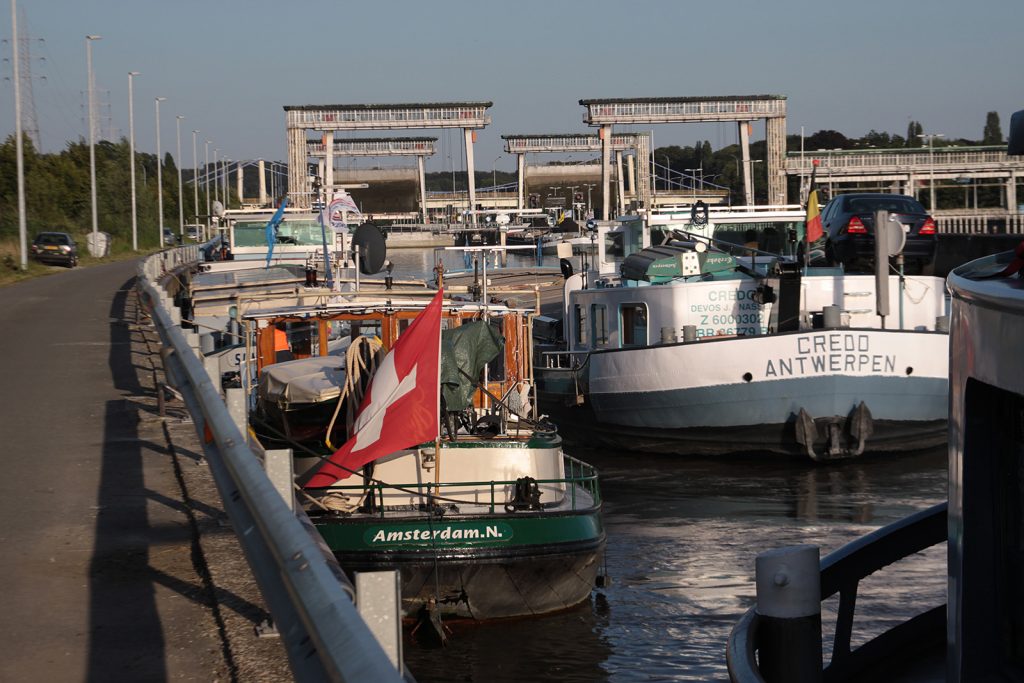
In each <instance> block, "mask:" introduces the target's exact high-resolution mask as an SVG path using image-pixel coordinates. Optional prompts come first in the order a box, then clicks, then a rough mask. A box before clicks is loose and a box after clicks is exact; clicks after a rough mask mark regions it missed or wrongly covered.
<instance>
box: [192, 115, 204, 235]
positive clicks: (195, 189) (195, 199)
mask: <svg viewBox="0 0 1024 683" xmlns="http://www.w3.org/2000/svg"><path fill="white" fill-rule="evenodd" d="M198 134H199V131H198V130H193V131H192V220H193V221H195V222H196V223H198V222H199V159H198V156H197V155H196V135H198ZM203 237H205V235H204V236H203Z"/></svg>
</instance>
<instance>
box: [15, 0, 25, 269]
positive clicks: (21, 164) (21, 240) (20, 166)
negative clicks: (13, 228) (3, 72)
mask: <svg viewBox="0 0 1024 683" xmlns="http://www.w3.org/2000/svg"><path fill="white" fill-rule="evenodd" d="M11 46H12V48H13V49H12V50H11V53H12V54H11V57H12V58H13V60H14V61H13V64H12V66H13V69H12V70H11V71H12V74H11V75H12V76H13V77H14V156H15V161H14V165H15V167H16V170H15V174H16V175H17V184H18V250H19V252H20V254H19V255H20V257H21V260H20V263H19V265H20V266H21V269H22V270H28V228H27V227H26V218H25V150H24V147H23V145H24V142H23V140H22V139H21V71H20V66H19V64H18V47H19V43H18V3H17V0H11Z"/></svg>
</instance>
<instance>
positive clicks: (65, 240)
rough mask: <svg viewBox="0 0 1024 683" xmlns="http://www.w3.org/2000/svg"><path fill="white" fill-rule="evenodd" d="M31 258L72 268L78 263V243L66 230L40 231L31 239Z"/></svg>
mask: <svg viewBox="0 0 1024 683" xmlns="http://www.w3.org/2000/svg"><path fill="white" fill-rule="evenodd" d="M32 258H34V259H35V260H37V261H39V262H40V263H56V264H59V265H62V266H67V267H68V268H74V267H75V266H76V265H78V245H77V244H75V240H73V239H72V238H71V235H69V234H67V233H66V232H41V233H39V234H38V235H36V238H35V239H34V240H32Z"/></svg>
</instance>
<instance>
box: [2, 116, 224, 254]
mask: <svg viewBox="0 0 1024 683" xmlns="http://www.w3.org/2000/svg"><path fill="white" fill-rule="evenodd" d="M95 154H96V207H97V208H96V214H97V224H98V228H99V230H100V231H102V232H107V233H110V234H111V235H113V237H114V245H115V248H116V247H123V246H124V245H125V244H127V245H129V246H130V245H131V229H132V215H131V166H130V164H129V159H130V156H131V155H130V153H129V145H128V141H127V140H126V139H125V138H122V139H121V140H120V141H118V142H112V141H108V140H101V141H99V142H97V143H96V144H95ZM23 155H24V163H25V166H24V169H25V222H26V226H27V231H28V234H29V239H31V238H32V236H33V235H34V234H36V233H38V232H42V231H46V230H55V231H60V232H69V233H72V234H75V235H83V234H85V233H88V232H91V231H92V199H91V193H90V180H89V175H90V174H89V145H88V143H87V142H84V141H82V140H79V141H76V142H69V143H68V144H67V146H66V147H65V149H63V150H62V151H60V152H56V153H39V152H38V151H37V150H36V149H35V147H34V146H33V145H32V142H31V140H30V139H29V138H28V137H27V136H24V137H23ZM135 164H136V166H135V183H136V193H135V194H136V206H137V211H136V216H137V224H138V239H139V246H140V247H141V248H150V247H156V246H158V245H159V244H160V240H161V236H160V235H159V225H160V222H159V219H158V216H157V206H158V202H157V158H156V155H155V154H146V153H143V152H136V153H135ZM211 168H212V166H211ZM193 174H194V170H193V169H182V182H183V186H184V215H185V223H198V222H201V220H202V219H198V220H197V217H196V216H195V212H194V210H193V209H194V203H195V202H194V196H193V190H192V184H191V181H192V177H193ZM161 183H162V186H163V188H162V189H163V210H164V227H165V228H171V229H172V230H174V231H175V232H177V231H178V168H177V165H176V164H175V161H174V157H173V156H172V155H171V154H170V153H167V154H166V155H164V158H163V169H162V177H161ZM17 187H18V186H17V175H16V157H15V139H14V135H11V136H9V137H8V138H7V139H6V140H5V141H4V143H3V145H2V146H0V239H9V238H11V237H15V236H17V234H18V213H17V211H18V195H17ZM230 191H231V190H230V188H229V193H230ZM210 194H211V195H213V188H212V187H211V189H210ZM231 201H235V198H234V197H233V196H232V198H231ZM199 213H200V214H205V213H206V194H205V193H204V192H203V188H202V187H201V186H200V188H199Z"/></svg>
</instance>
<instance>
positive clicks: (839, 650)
mask: <svg viewBox="0 0 1024 683" xmlns="http://www.w3.org/2000/svg"><path fill="white" fill-rule="evenodd" d="M947 534H948V530H947V504H946V503H940V504H938V505H935V506H933V507H931V508H928V509H927V510H922V511H921V512H918V513H915V514H913V515H910V516H909V517H905V518H904V519H902V520H900V521H898V522H894V523H893V524H890V525H888V526H886V527H883V528H881V529H879V530H877V531H875V532H873V533H870V534H867V535H866V536H862V537H861V538H859V539H857V540H856V541H853V542H852V543H848V544H846V545H845V546H843V547H842V548H840V549H838V550H836V551H835V552H833V553H832V554H830V555H828V556H827V557H825V558H824V559H823V560H821V563H820V570H819V572H820V573H819V576H820V583H821V585H820V597H821V600H826V599H828V598H830V597H832V596H834V595H836V594H838V595H839V609H838V614H837V617H836V624H835V631H834V633H833V638H832V653H831V657H830V660H829V663H828V664H827V665H825V666H821V637H822V634H821V630H820V623H821V622H820V612H819V613H818V615H817V616H818V621H817V623H818V625H819V626H818V634H817V642H816V643H813V642H807V641H804V642H800V640H801V639H800V638H799V637H797V638H792V637H789V638H787V637H786V634H785V633H784V632H786V631H787V630H788V635H789V636H793V634H794V633H795V632H799V631H800V628H801V627H800V625H799V624H797V625H796V627H795V630H794V626H793V624H787V623H786V622H794V623H795V622H796V621H797V620H794V619H780V618H777V617H775V616H772V617H771V618H767V619H766V618H765V616H768V615H765V616H762V614H761V613H760V612H759V607H754V608H752V609H750V610H749V611H748V612H747V613H746V614H744V615H743V617H742V618H741V619H740V621H739V622H738V623H737V624H736V626H734V627H733V630H732V633H731V634H730V635H729V642H728V646H727V648H726V660H727V662H728V667H729V678H730V680H732V681H734V682H735V683H755V682H761V681H776V680H786V681H790V682H791V683H802V682H803V681H810V680H815V681H826V682H833V681H848V680H860V678H861V676H862V675H863V674H864V672H866V671H870V670H871V669H872V668H874V667H878V666H881V665H883V664H884V663H885V662H887V661H889V662H891V661H893V660H894V658H897V657H898V658H900V659H901V661H902V662H904V663H905V662H906V660H907V658H908V657H912V656H913V655H914V654H915V653H921V652H923V651H924V650H926V649H928V648H929V647H941V645H942V643H943V642H944V640H945V633H946V631H945V625H946V605H944V604H943V605H936V606H933V607H931V608H930V609H928V610H926V611H924V612H921V613H919V614H917V615H916V616H914V617H912V618H910V619H908V620H907V621H904V622H902V623H900V624H898V625H896V626H894V627H893V628H891V629H889V630H887V631H885V632H884V633H882V634H880V635H878V636H876V637H875V638H873V639H871V640H869V641H867V642H865V643H862V644H861V645H860V646H858V647H857V648H855V649H851V638H852V636H853V632H854V616H855V614H854V613H855V607H856V601H857V590H858V587H859V585H860V582H861V581H862V580H863V579H865V578H867V577H869V576H871V575H872V574H874V573H875V572H877V571H879V570H880V569H882V568H884V567H887V566H889V565H891V564H893V563H894V562H897V561H899V560H902V559H904V558H906V557H909V556H910V555H913V554H914V553H918V552H921V551H923V550H925V549H927V548H930V547H932V546H935V545H938V544H940V543H943V542H944V541H946V539H947ZM803 548H804V549H806V548H807V546H804V547H803ZM778 578H779V577H778V576H776V577H775V579H776V585H781V584H779V581H778ZM772 580H773V579H772V578H769V579H768V581H769V582H771V581H772ZM758 583H759V584H760V583H761V582H760V581H759V582H758ZM795 588H796V590H799V587H795ZM810 588H811V589H813V586H811V587H810ZM804 624H805V625H806V621H805V622H804ZM806 635H808V637H810V638H812V639H813V635H812V634H809V633H808V634H806ZM769 643H774V644H776V645H777V644H780V643H785V645H786V648H788V649H789V650H791V651H786V649H785V648H778V649H777V650H775V651H772V652H767V650H766V648H767V647H770V646H769ZM815 647H816V652H817V667H816V670H814V669H815V667H814V666H813V664H811V663H809V662H808V660H807V658H806V655H807V653H809V652H814V651H815ZM766 654H767V656H766ZM812 658H813V657H812ZM801 660H802V661H801ZM766 662H770V664H768V665H767V666H766V665H765V663H766Z"/></svg>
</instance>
